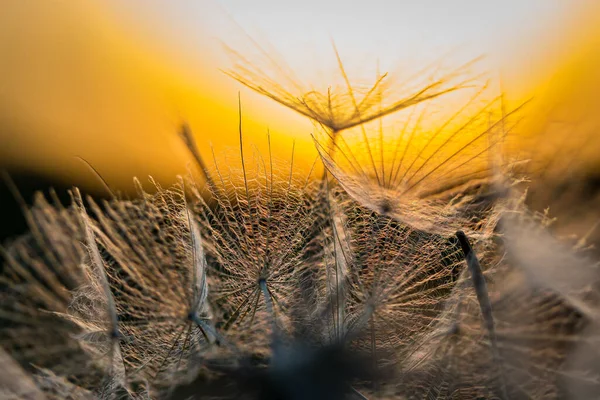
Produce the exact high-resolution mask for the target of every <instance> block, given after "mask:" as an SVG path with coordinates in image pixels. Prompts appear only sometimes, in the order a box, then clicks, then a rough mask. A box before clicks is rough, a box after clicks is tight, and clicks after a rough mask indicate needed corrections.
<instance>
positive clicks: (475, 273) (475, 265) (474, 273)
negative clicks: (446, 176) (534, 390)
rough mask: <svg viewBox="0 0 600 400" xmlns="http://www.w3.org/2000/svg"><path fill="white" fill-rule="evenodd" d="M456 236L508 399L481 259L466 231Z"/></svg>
mask: <svg viewBox="0 0 600 400" xmlns="http://www.w3.org/2000/svg"><path fill="white" fill-rule="evenodd" d="M456 237H457V239H458V241H459V243H460V246H461V248H462V251H463V253H464V255H465V260H466V261H467V266H468V268H469V272H470V273H471V280H472V282H473V287H474V288H475V293H476V294H477V300H478V301H479V307H480V308H481V316H482V318H483V321H484V323H485V326H486V329H487V331H488V334H489V336H490V343H491V350H492V354H493V357H494V359H495V361H496V363H497V364H498V368H499V370H500V381H501V382H500V384H501V388H502V395H503V398H504V399H505V400H508V393H507V391H506V382H505V377H504V368H503V367H502V359H501V357H500V352H499V350H498V339H497V337H496V329H495V327H494V316H493V313H492V304H491V302H490V298H489V295H488V290H487V285H486V283H485V277H484V276H483V272H482V270H481V265H479V260H478V259H477V256H476V255H475V252H474V251H473V249H472V247H471V244H470V243H469V239H467V236H466V235H465V233H464V232H462V231H458V232H456Z"/></svg>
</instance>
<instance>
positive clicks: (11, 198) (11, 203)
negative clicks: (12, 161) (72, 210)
mask: <svg viewBox="0 0 600 400" xmlns="http://www.w3.org/2000/svg"><path fill="white" fill-rule="evenodd" d="M6 172H7V173H8V175H9V176H10V179H11V180H12V182H13V183H14V185H15V186H16V187H17V189H18V191H19V193H20V195H21V196H22V197H23V199H24V200H25V203H26V204H27V205H31V204H32V203H33V200H34V198H35V196H36V193H37V192H41V193H42V194H43V195H44V196H46V197H47V198H49V196H50V193H51V192H52V191H54V192H55V193H56V197H57V198H58V199H59V200H60V202H61V203H62V204H64V205H68V204H70V197H69V190H70V189H71V187H72V185H69V184H66V183H64V182H61V181H58V180H56V179H51V178H48V177H46V176H43V175H39V174H34V173H28V172H20V171H10V170H9V171H6ZM4 175H5V174H0V209H1V210H2V211H1V219H0V244H4V243H6V242H7V241H9V240H11V239H12V238H15V237H17V236H19V235H22V234H25V233H27V232H28V231H29V229H28V227H27V222H26V220H25V216H24V214H23V210H22V207H21V205H20V204H19V200H18V198H16V197H15V193H13V191H12V190H11V188H10V186H11V185H10V183H9V182H7V181H6V179H5V178H4ZM89 194H90V195H92V196H93V197H102V195H101V194H100V193H89Z"/></svg>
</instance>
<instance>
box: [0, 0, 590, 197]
mask: <svg viewBox="0 0 600 400" xmlns="http://www.w3.org/2000/svg"><path fill="white" fill-rule="evenodd" d="M321 3H323V2H321ZM325 3H326V2H325ZM325 3H323V7H322V8H318V4H317V3H315V2H311V1H307V2H306V4H304V3H303V4H295V5H294V7H292V6H289V7H286V6H285V5H282V4H285V2H280V3H277V4H278V5H277V6H275V5H270V4H269V3H268V2H265V1H263V2H260V1H259V2H256V3H255V2H245V3H244V2H235V1H224V0H223V1H216V0H215V1H213V2H208V1H202V2H192V1H184V0H179V1H172V2H159V1H149V2H142V1H141V0H126V1H122V2H119V1H117V0H111V1H104V2H102V1H88V2H66V1H43V0H37V1H34V0H30V1H22V0H9V1H7V2H6V4H4V5H3V12H2V13H0V57H1V59H2V62H1V63H0V76H1V77H2V79H1V80H0V168H7V169H9V171H15V170H23V171H28V172H33V173H37V174H42V175H44V176H46V177H49V178H51V179H55V180H60V181H62V182H65V183H68V184H74V185H80V186H83V187H84V188H93V187H96V186H97V185H98V182H97V180H96V179H95V178H94V177H93V175H92V174H91V173H90V171H89V170H88V169H87V168H86V167H85V166H84V165H83V164H82V163H81V161H79V160H78V159H77V158H76V156H79V157H83V158H85V159H86V160H87V161H89V162H90V163H91V164H92V165H93V166H94V167H95V168H96V169H97V170H98V171H99V172H100V174H101V175H102V176H103V177H104V178H105V179H106V181H107V182H108V183H109V184H110V185H111V186H113V187H116V188H119V189H121V190H125V191H127V190H131V189H132V184H131V182H132V180H131V179H132V177H133V176H138V177H142V178H143V177H145V176H147V175H153V176H154V177H155V178H156V179H157V180H159V181H160V182H162V183H165V184H168V183H170V182H173V181H174V179H175V176H176V174H179V173H185V171H186V168H187V166H188V165H190V163H191V159H190V158H189V156H188V154H187V152H186V150H185V148H184V146H183V144H182V143H181V142H180V140H179V138H178V136H177V134H176V132H177V127H178V125H179V123H180V122H182V121H184V120H185V121H187V122H188V123H189V124H190V126H191V127H192V129H193V131H194V133H195V135H196V139H197V142H198V145H199V147H200V150H201V152H203V154H205V155H206V157H207V158H208V159H211V158H212V156H211V146H212V147H213V148H214V151H215V154H216V155H217V158H219V159H222V157H224V156H223V154H231V153H232V152H231V151H229V153H227V149H230V148H232V147H234V146H236V145H237V140H238V137H237V134H238V132H237V124H238V112H237V93H238V91H241V96H242V102H243V121H244V133H245V135H246V138H247V146H248V149H249V150H250V151H251V150H252V148H253V147H252V146H256V148H258V149H259V150H265V149H266V132H267V129H269V131H270V132H271V136H272V143H273V145H272V146H273V150H274V152H275V153H276V154H277V156H278V157H280V158H286V157H289V155H290V154H291V148H292V142H293V141H294V140H295V141H296V158H295V160H296V164H297V165H298V167H299V168H308V167H309V166H310V165H312V163H313V162H314V160H315V157H316V155H317V153H316V152H315V150H314V148H313V145H312V141H311V137H310V133H311V132H313V130H314V128H313V126H312V124H311V123H310V122H309V121H308V120H307V119H306V118H304V117H301V116H299V115H296V114H294V113H293V112H291V111H289V110H287V109H285V108H283V107H282V106H279V105H277V104H275V103H274V102H272V101H270V100H268V99H265V98H262V97H260V96H259V95H256V94H254V93H252V92H251V91H250V90H248V89H246V88H243V87H242V86H241V85H240V84H238V83H237V82H234V81H233V80H232V79H231V78H229V77H227V76H225V75H224V74H223V73H222V72H220V71H219V68H226V67H227V66H228V65H227V59H226V58H225V57H224V56H223V54H222V53H220V51H221V47H220V46H219V40H222V41H224V42H226V43H227V44H230V45H231V46H233V47H236V46H237V47H236V48H240V49H242V50H243V49H244V48H245V47H244V46H246V44H247V43H248V42H247V40H248V39H247V38H245V37H244V34H243V31H242V29H241V28H240V27H239V26H241V27H242V28H243V29H247V31H248V32H249V33H250V34H251V35H253V37H256V38H257V40H259V41H260V40H264V43H268V44H270V45H271V46H272V47H273V48H275V49H277V51H278V54H279V55H280V56H281V57H282V58H284V59H286V60H287V61H288V64H289V65H290V66H291V67H292V68H293V69H294V71H297V72H298V75H299V76H301V77H302V78H303V79H307V80H314V81H315V82H317V81H324V82H326V81H327V76H328V75H327V74H328V73H329V72H330V71H335V58H334V57H333V52H332V50H331V45H330V36H331V37H333V38H334V39H335V41H336V44H337V45H338V48H339V50H340V53H341V56H342V57H343V58H344V60H345V61H346V65H347V67H348V70H349V72H350V74H351V75H352V74H354V75H353V76H356V77H357V78H364V76H362V75H361V73H371V72H372V71H373V68H374V66H375V65H376V62H378V61H379V62H380V63H381V65H383V66H384V67H387V66H393V65H394V63H396V62H397V61H401V65H402V66H403V68H405V69H408V70H411V69H415V70H416V69H418V67H419V63H421V62H427V61H433V60H435V59H437V58H439V57H441V56H443V55H446V57H447V60H446V61H447V62H448V63H449V64H450V65H452V64H453V63H455V64H456V65H459V64H460V63H462V62H465V61H468V60H469V59H471V58H474V57H476V56H478V55H480V54H485V55H486V56H487V57H486V59H485V60H484V61H483V63H482V64H481V66H480V68H481V69H482V70H483V71H484V72H486V73H487V74H488V75H489V76H490V77H492V79H493V80H494V82H495V83H494V84H495V85H496V87H498V88H500V87H501V88H502V89H503V90H504V91H505V92H506V97H507V99H508V101H509V103H511V102H512V103H513V104H517V103H518V102H519V101H521V100H524V99H526V98H529V97H533V98H534V104H533V105H532V106H531V107H529V108H528V109H527V115H526V119H525V122H524V123H523V124H522V125H520V126H519V131H518V135H520V137H522V138H523V139H522V140H521V142H520V146H521V147H522V148H528V146H532V144H531V143H535V146H537V147H536V149H537V152H538V153H540V154H542V153H545V152H547V154H553V153H552V151H554V150H555V149H556V147H557V145H556V143H562V145H563V146H564V145H565V142H564V141H561V140H562V139H561V137H564V136H565V135H568V136H569V137H570V138H571V139H573V138H574V140H571V142H573V141H576V142H581V141H584V140H587V139H586V138H588V137H595V136H596V130H595V129H596V127H597V126H598V122H599V119H600V117H599V116H598V114H597V113H594V110H597V109H598V106H599V105H600V103H599V102H600V100H598V98H597V96H596V90H595V89H598V88H600V79H599V72H598V71H600V68H598V67H599V66H600V31H598V29H599V28H596V26H600V25H599V24H598V22H600V21H599V20H600V18H598V17H596V16H595V15H600V12H594V11H598V10H597V8H598V7H597V6H595V5H594V4H593V2H592V1H584V0H578V1H572V2H568V1H538V0H530V1H524V2H518V1H514V2H498V3H502V4H499V5H497V6H490V4H492V3H491V2H474V1H455V0H453V1H445V2H441V1H440V2H435V1H424V2H423V4H424V5H422V6H421V8H415V6H414V4H416V3H417V2H414V3H413V2H403V1H399V2H395V3H394V4H396V6H394V8H393V9H386V8H385V7H386V4H388V2H384V1H379V3H381V4H378V2H376V1H371V2H365V4H363V5H362V6H357V7H354V8H353V7H350V6H345V5H344V3H342V2H338V3H339V4H337V3H336V2H331V5H330V6H329V5H326V4H325ZM367 3H368V4H367ZM389 3H393V2H389ZM480 3H485V4H487V6H482V5H481V4H480ZM507 3H515V4H514V5H513V6H511V5H510V4H507ZM248 4H252V7H250V6H249V5H248ZM419 4H421V3H420V2H419ZM440 4H443V7H441V6H440ZM519 4H520V5H519ZM361 7H362V8H361ZM427 7H429V9H428V8H427ZM436 7H441V8H439V9H437V8H436ZM486 7H489V8H490V9H488V8H486ZM432 10H433V11H432ZM435 10H437V12H436V11H435ZM316 14H318V15H317V16H314V15H316ZM312 16H314V17H312ZM313 18H314V19H313ZM332 21H333V22H332ZM236 24H239V26H238V25H236ZM411 24H412V25H411ZM413 33H414V36H413ZM255 34H256V36H254V35H255ZM365 60H367V61H365ZM367 64H368V65H367ZM365 71H366V72H365ZM369 76H370V75H369ZM369 76H367V78H369ZM500 83H501V84H500ZM552 119H560V120H561V121H568V122H569V123H567V124H561V125H560V126H559V125H556V124H549V123H548V121H549V120H552ZM571 120H572V121H571ZM582 121H583V122H582ZM571 122H572V123H571ZM540 138H543V140H541V141H540ZM532 139H533V140H532ZM567 142H569V141H567ZM540 143H541V144H540ZM587 143H588V144H589V145H587V146H586V147H585V148H586V150H585V154H586V155H585V157H584V158H585V159H586V163H585V168H588V169H589V168H595V166H596V165H598V164H596V162H597V161H600V159H598V157H597V156H596V154H597V153H598V151H597V150H600V145H598V144H599V143H600V140H592V141H590V142H587ZM232 154H235V153H232ZM588 161H589V162H588Z"/></svg>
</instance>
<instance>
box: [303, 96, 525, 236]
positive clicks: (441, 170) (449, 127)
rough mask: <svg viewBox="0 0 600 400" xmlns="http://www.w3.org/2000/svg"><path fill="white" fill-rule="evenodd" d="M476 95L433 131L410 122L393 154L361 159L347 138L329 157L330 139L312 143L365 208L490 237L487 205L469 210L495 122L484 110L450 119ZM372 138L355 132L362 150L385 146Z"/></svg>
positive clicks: (486, 176) (439, 230) (427, 226)
mask: <svg viewBox="0 0 600 400" xmlns="http://www.w3.org/2000/svg"><path fill="white" fill-rule="evenodd" d="M475 98H476V97H474V98H473V99H472V100H471V102H470V103H468V104H467V106H465V107H464V108H462V109H461V110H459V112H457V113H456V114H455V115H453V116H452V117H451V118H450V119H449V120H447V121H446V122H444V123H443V124H442V125H441V126H440V127H439V128H437V129H435V130H433V131H432V132H422V131H419V129H420V127H419V121H417V122H416V123H415V124H414V125H413V127H412V128H408V129H407V130H408V131H411V133H410V136H409V137H408V139H407V138H404V135H401V136H400V137H399V138H397V143H398V145H396V146H390V147H391V148H392V149H393V153H392V154H391V155H388V154H383V153H381V154H383V155H382V157H383V159H381V160H379V161H380V162H379V163H378V162H375V161H372V162H368V163H367V165H365V164H364V163H363V162H361V160H360V156H359V155H360V149H361V147H360V144H358V145H351V144H349V142H348V141H347V140H340V141H338V142H337V143H336V145H335V148H336V151H335V156H334V154H333V153H334V152H333V151H331V152H328V150H327V144H326V143H328V142H329V141H330V140H331V138H330V137H329V138H326V139H324V140H319V139H315V144H316V146H317V150H318V151H319V154H320V156H321V159H322V160H323V163H324V164H325V167H326V168H327V170H328V171H329V172H330V173H331V174H332V175H333V176H334V177H335V178H336V180H337V182H338V183H339V184H340V185H341V186H342V187H343V188H344V190H345V191H346V193H348V195H349V196H350V197H352V198H353V199H355V200H356V201H357V202H359V203H360V204H362V205H364V206H365V207H367V208H369V209H371V210H373V211H376V212H378V213H381V214H383V215H388V216H390V217H392V218H394V219H396V220H398V221H399V222H401V223H404V224H407V225H409V226H411V227H413V228H415V229H419V230H422V231H426V232H431V233H436V234H441V235H445V236H450V235H452V234H453V232H455V231H456V230H459V229H462V230H467V231H468V233H469V235H470V236H472V237H480V236H489V235H490V234H491V232H492V231H493V229H494V226H495V222H496V221H497V219H496V218H495V216H494V215H493V213H492V214H489V213H486V211H490V210H493V204H492V207H490V206H488V209H487V210H482V211H481V210H477V211H475V214H476V215H473V214H474V213H473V210H474V208H475V204H474V203H477V202H478V201H479V200H478V199H479V198H482V197H481V193H477V192H478V191H479V192H481V189H480V188H479V187H484V188H485V187H486V186H487V187H489V186H490V185H489V183H490V181H491V180H492V179H493V177H492V176H491V175H490V167H489V165H488V164H487V158H485V157H483V156H486V155H487V154H488V152H490V151H492V149H494V146H495V145H497V144H498V143H497V142H492V143H491V144H490V142H489V141H486V140H485V139H486V138H487V136H488V135H489V134H491V133H492V132H493V131H494V130H495V129H498V127H499V124H500V121H498V122H496V123H494V124H492V125H490V126H485V124H486V123H487V120H484V119H483V117H484V116H486V115H487V114H486V113H484V111H485V110H486V109H487V108H484V109H483V110H479V111H478V112H477V113H476V114H475V115H474V116H472V117H469V118H468V120H467V121H466V122H465V123H457V118H458V117H459V116H460V115H462V114H463V113H464V111H465V110H466V109H468V106H469V105H470V104H471V103H472V102H473V101H474V100H475ZM490 106H491V105H488V107H490ZM517 111H518V109H516V110H514V111H513V112H517ZM507 129H509V128H507ZM403 133H404V131H403ZM417 134H418V135H421V136H422V137H421V138H420V141H419V142H420V143H424V144H423V145H422V146H420V147H419V146H416V145H414V144H413V143H414V141H413V137H414V136H415V135H417ZM376 140H377V139H374V140H372V139H371V138H369V137H367V136H366V135H364V134H363V135H362V143H363V145H364V146H369V147H368V149H367V153H368V154H370V155H371V156H373V155H374V154H375V153H374V152H372V151H370V150H369V149H370V148H372V147H374V145H376V147H379V148H380V149H383V148H385V147H386V146H387V145H386V143H385V142H384V141H383V139H381V136H380V139H379V142H376ZM371 141H372V142H373V143H371ZM370 143H371V144H370ZM402 147H404V148H403V149H402ZM378 165H381V166H380V167H378ZM386 171H387V172H386ZM483 206H485V204H483ZM482 216H485V217H486V218H481V217H482ZM490 217H491V219H489V218H490Z"/></svg>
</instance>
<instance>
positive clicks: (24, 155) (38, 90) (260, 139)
mask: <svg viewBox="0 0 600 400" xmlns="http://www.w3.org/2000/svg"><path fill="white" fill-rule="evenodd" d="M32 3H35V6H34V5H32ZM91 4H92V3H91V2H47V1H36V2H21V1H13V2H11V3H10V4H9V5H5V6H4V7H3V12H2V13H1V14H0V52H1V53H2V59H3V62H2V63H0V75H1V76H3V77H4V78H3V82H2V88H1V90H0V125H1V128H2V129H1V131H0V143H2V146H0V160H1V162H0V163H1V164H2V165H3V166H4V167H6V166H8V167H12V168H15V167H16V168H25V169H27V170H30V171H33V172H37V173H41V174H44V175H46V176H49V177H51V178H54V179H56V178H60V179H61V180H63V181H64V182H66V183H69V184H77V185H83V186H85V187H90V185H93V186H95V187H97V186H98V182H97V179H96V178H94V177H93V175H92V174H91V173H90V171H89V170H88V169H87V167H85V166H84V164H83V163H81V161H79V160H78V159H77V158H76V156H80V157H83V158H84V159H86V160H87V161H89V162H90V163H91V164H92V165H93V166H94V167H95V168H96V169H97V170H98V171H99V172H100V173H101V175H102V176H103V177H104V178H105V179H106V180H107V181H108V182H109V184H110V185H112V186H114V187H115V188H119V189H122V190H131V189H132V177H133V176H138V177H140V178H141V179H142V181H145V177H146V176H147V175H152V176H154V177H155V178H156V179H157V180H158V181H159V182H161V183H165V184H168V183H170V182H173V181H174V180H175V176H176V174H181V173H186V170H187V168H188V167H189V166H190V165H191V158H190V157H189V156H188V154H187V151H186V149H185V147H184V146H183V144H182V142H181V141H180V140H179V138H178V136H177V130H178V126H179V124H180V123H181V122H182V121H183V120H186V121H188V122H189V124H190V125H191V127H192V130H193V131H194V132H195V134H196V136H197V142H198V146H199V147H200V150H201V152H202V153H203V154H204V156H205V157H206V158H207V161H208V162H212V155H211V147H210V146H211V144H212V145H213V146H214V150H215V154H216V155H217V156H221V154H223V151H224V149H227V148H230V147H233V146H237V143H238V110H237V90H238V89H237V88H236V86H235V85H234V84H233V83H232V82H231V81H230V79H229V78H227V77H225V76H224V75H222V74H221V73H220V72H218V71H216V68H214V66H212V65H207V67H206V69H205V70H198V71H194V74H195V75H194V76H196V77H197V79H196V80H195V81H194V80H191V79H187V77H189V76H191V74H188V75H185V74H182V73H180V72H181V71H178V70H176V68H174V67H173V66H172V65H169V62H168V59H167V58H165V57H161V54H159V53H158V52H156V53H149V52H145V51H144V50H142V49H140V48H137V47H136V46H135V44H134V43H133V42H132V41H128V38H129V37H130V36H131V35H129V34H128V32H125V31H123V30H120V29H118V28H116V27H115V26H114V25H111V23H110V19H109V18H107V15H106V14H105V13H104V12H103V10H102V9H101V7H96V6H92V5H91ZM207 58H209V59H210V56H208V57H207ZM242 97H243V115H244V119H243V125H244V135H245V142H246V144H247V146H246V147H247V151H249V152H251V151H252V147H251V145H253V144H254V145H256V146H257V147H258V149H259V150H260V151H265V150H266V145H267V141H266V136H267V128H270V130H271V135H272V147H273V151H274V152H275V153H278V154H282V155H283V154H285V155H287V154H291V149H292V139H293V138H294V137H296V138H299V139H298V140H300V141H304V142H306V143H309V141H310V136H309V135H308V133H309V130H310V129H311V127H310V124H308V123H307V122H306V121H304V120H303V119H300V118H296V119H295V120H294V118H295V117H294V116H291V117H290V118H291V119H290V120H289V121H292V123H287V124H285V125H284V118H281V117H279V116H275V118H273V114H274V113H273V106H269V105H267V106H266V107H262V106H261V104H264V100H262V99H261V103H260V104H255V103H254V100H255V98H254V97H250V96H249V95H248V93H247V92H244V93H242ZM266 114H268V115H269V118H268V119H267V118H266ZM286 119H287V116H286ZM263 121H268V125H267V123H265V122H263ZM296 151H297V152H296V164H297V165H298V166H301V167H302V166H303V167H306V166H308V165H311V164H312V163H313V161H314V159H315V157H316V152H314V150H312V148H311V147H310V146H307V145H304V146H301V145H297V146H296ZM234 166H235V163H234V162H229V165H228V167H234Z"/></svg>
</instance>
